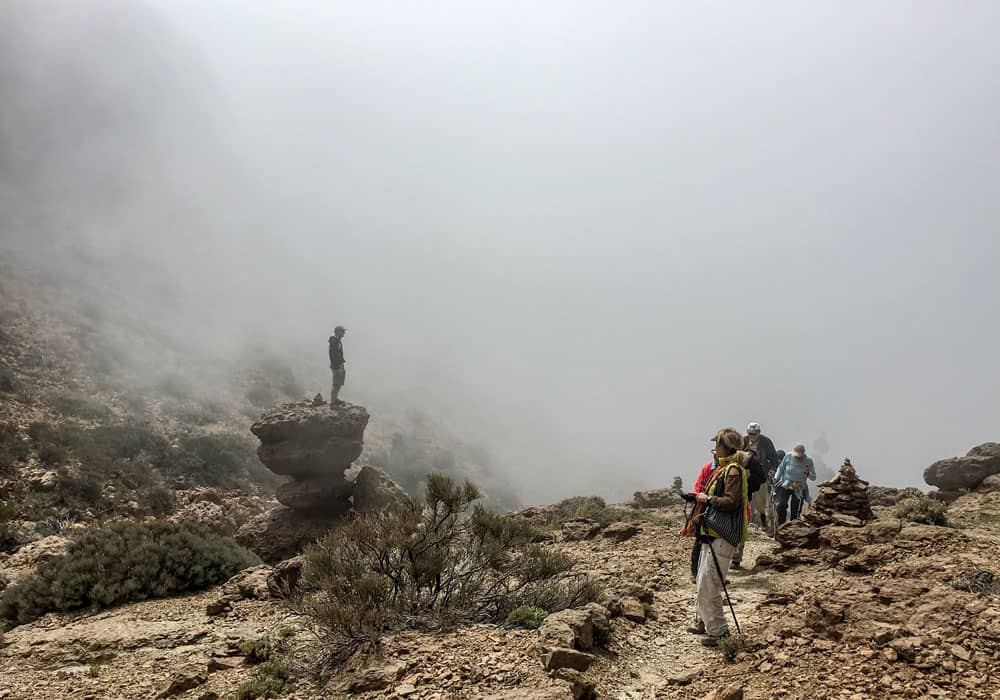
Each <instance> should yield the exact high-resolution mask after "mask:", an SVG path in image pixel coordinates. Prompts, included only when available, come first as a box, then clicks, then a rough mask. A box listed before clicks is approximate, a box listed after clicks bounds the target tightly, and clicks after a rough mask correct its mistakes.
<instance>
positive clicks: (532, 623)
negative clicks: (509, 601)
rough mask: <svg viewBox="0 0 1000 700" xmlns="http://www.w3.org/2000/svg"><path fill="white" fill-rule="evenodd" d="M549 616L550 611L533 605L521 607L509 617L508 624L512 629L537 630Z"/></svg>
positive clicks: (514, 610)
mask: <svg viewBox="0 0 1000 700" xmlns="http://www.w3.org/2000/svg"><path fill="white" fill-rule="evenodd" d="M548 616H549V611H548V610H543V609H542V608H536V607H534V606H532V605H520V606H518V607H516V608H514V609H513V610H511V611H510V613H509V614H508V615H507V624H508V625H509V626H511V627H521V628H523V629H526V630H536V629H538V628H539V627H541V626H542V622H544V621H545V618H546V617H548Z"/></svg>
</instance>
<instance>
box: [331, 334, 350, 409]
mask: <svg viewBox="0 0 1000 700" xmlns="http://www.w3.org/2000/svg"><path fill="white" fill-rule="evenodd" d="M346 332H347V329H346V328H344V327H343V326H337V327H336V328H334V329H333V335H331V336H330V369H331V370H333V389H332V390H331V391H330V405H331V406H332V405H334V404H338V403H343V401H341V400H340V399H339V398H338V397H339V396H340V388H341V387H342V386H344V380H345V379H346V378H347V372H346V371H345V370H344V342H343V338H344V334H345V333H346Z"/></svg>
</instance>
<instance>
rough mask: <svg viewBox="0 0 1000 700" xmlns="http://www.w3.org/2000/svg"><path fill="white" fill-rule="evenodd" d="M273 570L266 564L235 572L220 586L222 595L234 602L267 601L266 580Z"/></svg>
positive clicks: (268, 596) (267, 589)
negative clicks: (242, 600)
mask: <svg viewBox="0 0 1000 700" xmlns="http://www.w3.org/2000/svg"><path fill="white" fill-rule="evenodd" d="M273 571H274V570H273V569H272V568H271V567H270V566H268V565H267V564H260V565H258V566H251V567H249V568H247V569H243V571H240V572H237V573H236V574H235V575H233V576H232V577H231V578H230V579H229V580H228V581H226V582H225V583H224V584H222V593H223V595H225V596H230V597H232V598H233V599H235V600H239V599H243V598H246V599H255V600H267V599H268V598H270V597H271V591H270V589H269V588H268V585H267V580H268V578H269V577H270V576H271V574H272V572H273Z"/></svg>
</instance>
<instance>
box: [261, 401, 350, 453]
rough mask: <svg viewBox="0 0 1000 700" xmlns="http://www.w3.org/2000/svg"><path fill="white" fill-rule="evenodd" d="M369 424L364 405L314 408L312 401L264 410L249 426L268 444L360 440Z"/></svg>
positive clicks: (344, 404)
mask: <svg viewBox="0 0 1000 700" xmlns="http://www.w3.org/2000/svg"><path fill="white" fill-rule="evenodd" d="M367 425H368V411H367V410H365V407H364V406H356V405H354V404H350V403H342V404H335V405H333V406H328V405H323V406H315V405H313V403H312V402H311V401H299V402H296V403H286V404H281V405H280V406H276V407H274V408H272V409H269V410H267V411H265V412H264V413H263V414H262V415H261V417H260V419H259V420H258V421H257V422H256V423H254V424H253V425H252V426H250V432H252V433H253V434H254V435H256V436H257V437H258V438H260V441H261V442H262V443H264V444H265V445H267V444H272V443H276V442H286V441H288V440H303V441H308V440H315V439H317V438H329V437H334V436H336V437H342V438H353V439H358V440H360V439H361V437H362V436H363V435H364V432H365V427H367Z"/></svg>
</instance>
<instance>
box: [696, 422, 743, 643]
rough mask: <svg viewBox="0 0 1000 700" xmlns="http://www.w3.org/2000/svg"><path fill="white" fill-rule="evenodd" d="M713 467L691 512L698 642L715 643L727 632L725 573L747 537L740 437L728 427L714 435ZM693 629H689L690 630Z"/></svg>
mask: <svg viewBox="0 0 1000 700" xmlns="http://www.w3.org/2000/svg"><path fill="white" fill-rule="evenodd" d="M714 442H715V461H714V464H715V465H716V466H715V468H714V469H713V470H712V473H711V475H710V476H709V479H708V483H707V484H706V485H705V491H704V493H699V494H696V496H695V499H696V501H697V503H698V504H699V505H700V506H701V507H702V508H703V509H704V510H702V511H701V512H699V513H698V514H697V515H696V516H695V525H696V527H697V536H698V540H699V542H701V551H700V553H699V556H698V575H697V581H696V583H697V587H698V597H697V606H698V618H699V619H700V620H701V621H702V623H703V625H704V628H705V635H706V636H705V637H703V638H702V640H701V643H702V644H704V645H705V646H717V645H718V643H719V640H720V639H722V638H724V637H727V636H728V635H729V626H728V624H727V623H726V616H725V612H724V610H723V607H722V601H723V595H724V593H725V578H724V577H725V572H726V570H727V569H728V568H729V562H730V560H731V559H732V558H733V555H734V554H736V550H737V548H738V547H739V546H740V544H742V543H743V542H745V541H746V538H747V513H746V508H747V475H746V471H745V470H744V468H743V466H742V465H741V464H740V458H739V455H738V451H739V449H740V447H741V446H742V442H743V441H742V438H741V436H740V434H739V433H738V432H736V431H735V430H732V429H731V428H725V429H723V430H720V431H719V432H718V433H717V434H716V436H715V439H714ZM692 631H694V630H692Z"/></svg>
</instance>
